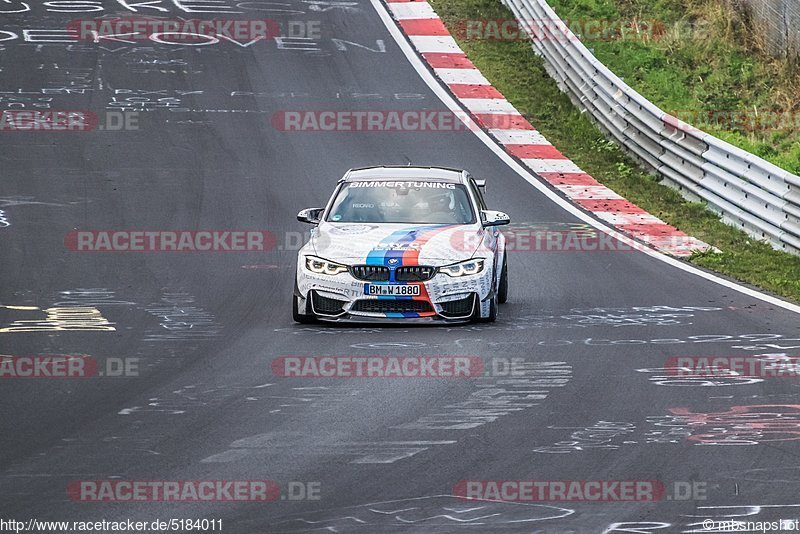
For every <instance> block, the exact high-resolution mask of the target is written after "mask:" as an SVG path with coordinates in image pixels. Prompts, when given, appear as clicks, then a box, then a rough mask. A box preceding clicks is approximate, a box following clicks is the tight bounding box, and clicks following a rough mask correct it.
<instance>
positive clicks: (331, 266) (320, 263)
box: [306, 256, 347, 276]
mask: <svg viewBox="0 0 800 534" xmlns="http://www.w3.org/2000/svg"><path fill="white" fill-rule="evenodd" d="M306 269H308V270H309V271H311V272H312V273H316V274H327V275H330V276H333V275H335V274H339V273H345V272H347V267H346V266H345V265H342V264H341V263H335V262H332V261H328V260H324V259H322V258H318V257H316V256H306Z"/></svg>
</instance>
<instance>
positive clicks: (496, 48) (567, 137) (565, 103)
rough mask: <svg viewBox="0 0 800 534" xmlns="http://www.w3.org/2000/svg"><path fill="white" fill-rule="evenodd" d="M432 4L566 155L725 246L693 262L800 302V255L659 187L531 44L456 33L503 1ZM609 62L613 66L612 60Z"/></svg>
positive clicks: (495, 14)
mask: <svg viewBox="0 0 800 534" xmlns="http://www.w3.org/2000/svg"><path fill="white" fill-rule="evenodd" d="M559 1H560V2H562V3H565V2H567V0H559ZM621 1H623V0H620V2H621ZM626 1H628V2H629V3H634V2H633V0H626ZM676 1H677V0H676ZM570 2H571V3H573V4H575V5H578V6H580V5H583V6H586V7H585V8H584V9H590V10H603V9H611V7H610V6H611V4H610V3H609V2H608V1H606V0H570ZM431 3H432V5H433V7H434V8H435V9H436V11H437V12H438V13H439V15H440V16H441V17H442V19H443V20H444V22H445V24H446V25H447V26H448V27H449V28H450V30H451V32H453V35H454V36H455V37H456V38H457V39H459V44H460V45H461V47H462V49H463V50H464V51H465V52H466V53H467V55H468V56H469V57H470V59H471V60H472V61H473V62H474V63H475V65H476V66H477V67H478V68H479V69H480V70H481V71H482V72H483V74H484V75H485V76H486V77H487V78H488V79H489V80H490V81H491V82H492V84H493V85H494V86H495V87H497V88H498V89H499V90H500V91H501V92H502V93H503V94H504V95H505V97H506V98H507V99H508V100H509V101H511V103H512V104H514V106H515V107H516V108H517V109H518V110H519V111H520V112H521V113H522V114H523V115H525V117H526V118H528V120H530V121H531V123H532V124H533V125H534V126H535V127H536V128H537V129H538V130H539V131H541V132H542V133H543V134H544V135H545V136H546V137H547V138H548V139H549V140H550V142H551V143H553V144H554V145H555V146H557V147H558V148H559V149H560V150H561V151H562V152H563V153H564V154H565V155H567V156H568V157H569V158H571V159H572V160H574V161H575V162H576V163H577V164H578V165H579V166H581V167H582V168H583V169H585V170H586V171H587V172H589V173H590V174H591V175H592V176H594V177H595V178H596V179H597V180H599V181H600V182H602V183H604V184H605V185H607V186H608V187H610V188H611V189H613V190H614V191H616V192H618V193H619V194H621V195H622V196H624V197H625V198H627V199H629V200H630V201H632V202H634V203H636V204H638V205H639V206H641V207H642V208H644V209H646V210H647V211H649V212H650V213H652V214H653V215H656V216H658V217H660V218H661V219H662V220H664V221H666V222H668V223H669V224H672V225H674V226H676V227H677V228H679V229H681V230H683V231H684V232H686V233H688V234H689V235H693V236H695V237H697V238H699V239H702V240H703V241H705V242H707V243H709V244H712V245H714V246H716V247H718V248H719V249H721V250H722V253H720V254H696V255H694V256H693V257H692V258H690V260H689V261H690V262H692V263H694V264H696V265H698V266H702V267H706V268H709V269H712V270H715V271H717V272H719V273H722V274H725V275H728V276H730V277H732V278H736V279H738V280H740V281H742V282H746V283H750V284H753V285H755V286H758V287H761V288H763V289H765V290H767V291H771V292H773V293H776V294H778V295H781V296H784V297H788V298H790V299H793V300H795V301H800V257H798V256H794V255H791V254H787V253H784V252H779V251H776V250H773V249H772V247H770V246H769V245H768V244H766V243H763V242H759V241H756V240H754V239H752V238H750V237H749V236H747V235H746V234H744V233H743V232H740V231H739V230H737V229H735V228H733V227H731V226H728V225H726V224H723V223H722V222H721V221H720V220H719V219H718V218H717V216H716V215H714V214H713V213H711V212H709V211H708V210H706V209H705V208H704V206H703V205H702V204H698V203H692V202H687V201H685V200H684V199H683V198H682V197H681V196H680V194H678V193H677V192H676V191H674V190H672V189H670V188H668V187H665V186H662V185H660V184H659V183H658V181H657V180H656V178H654V177H653V176H651V175H649V174H647V173H646V172H643V171H642V170H640V168H639V167H638V166H637V165H636V163H634V162H633V161H632V160H631V159H629V158H628V157H627V156H626V155H625V154H624V153H623V152H622V151H621V150H620V149H619V148H618V147H617V146H616V145H615V144H613V143H611V142H609V141H607V140H606V139H605V138H604V137H603V135H602V134H601V133H600V132H599V131H598V130H597V129H596V128H595V127H594V125H593V124H592V123H591V122H590V121H589V120H588V118H587V117H586V116H585V115H584V114H581V113H580V112H579V111H578V110H577V109H576V108H575V107H574V106H573V105H572V103H571V102H570V100H569V98H568V97H567V96H566V95H564V94H563V93H561V92H560V91H559V89H558V87H557V86H556V84H555V82H554V81H553V80H552V79H551V78H550V77H549V76H548V75H547V73H546V72H545V70H544V66H543V63H542V60H541V59H540V58H539V57H537V56H536V55H535V54H534V53H533V51H532V50H531V47H530V44H529V43H527V42H523V41H498V40H463V39H461V38H460V36H459V34H458V32H456V31H454V30H455V29H456V28H457V27H458V24H459V22H460V21H464V20H476V19H481V20H484V19H490V20H497V19H508V18H513V17H512V15H511V13H510V12H509V11H508V10H507V9H506V8H505V7H504V6H503V5H502V4H501V3H500V2H499V0H432V2H431ZM669 3H670V1H669V0H658V1H657V2H656V3H655V4H654V5H656V6H658V5H662V4H663V5H666V4H669ZM576 9H577V8H576ZM592 13H597V12H596V11H592ZM606 16H608V15H606ZM637 46H638V45H637ZM645 56H646V55H639V56H638V57H639V59H640V61H639V63H638V65H639V66H638V67H637V68H638V69H640V70H642V71H646V70H647V69H648V68H649V67H648V65H650V64H653V63H658V62H659V61H661V60H660V59H658V56H657V55H656V54H655V53H653V56H654V58H655V59H652V60H649V59H647V57H645ZM604 61H606V60H605V59H604ZM609 63H610V64H611V65H612V70H614V66H613V63H612V62H609ZM641 76H642V77H648V79H649V80H651V81H652V80H655V79H657V78H658V77H659V76H660V77H661V79H662V81H663V82H664V83H665V84H666V85H668V86H669V85H681V84H676V83H675V82H674V75H673V77H672V78H670V76H669V75H668V74H667V73H665V72H662V73H661V74H659V75H658V76H653V77H650V75H649V74H646V73H644V72H643V73H642V74H641ZM629 81H631V80H630V79H629ZM667 82H669V83H667ZM653 83H655V82H653ZM637 89H638V87H637ZM666 91H669V92H672V93H674V94H676V95H679V94H682V93H683V92H684V91H688V89H686V88H685V87H672V88H667V89H666ZM676 98H677V96H676ZM687 98H688V97H687Z"/></svg>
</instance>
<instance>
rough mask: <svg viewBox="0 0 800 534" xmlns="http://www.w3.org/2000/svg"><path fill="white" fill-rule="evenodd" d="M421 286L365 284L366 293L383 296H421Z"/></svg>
mask: <svg viewBox="0 0 800 534" xmlns="http://www.w3.org/2000/svg"><path fill="white" fill-rule="evenodd" d="M419 292H420V286H418V285H400V284H396V285H389V284H386V285H381V284H364V294H365V295H379V296H382V297H388V296H391V297H417V296H419V294H420V293H419Z"/></svg>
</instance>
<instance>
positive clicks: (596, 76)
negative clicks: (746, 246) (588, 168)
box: [502, 0, 800, 254]
mask: <svg viewBox="0 0 800 534" xmlns="http://www.w3.org/2000/svg"><path fill="white" fill-rule="evenodd" d="M502 2H503V3H504V4H505V5H506V6H507V7H508V8H509V9H511V11H512V12H513V13H514V16H515V17H516V18H517V21H518V22H519V24H520V26H521V27H522V28H524V29H525V30H526V31H527V33H528V35H529V36H532V38H531V42H532V44H533V49H534V51H535V52H536V53H537V54H539V55H540V56H542V57H543V58H544V60H545V64H546V67H547V69H548V71H549V72H550V74H551V76H553V78H555V79H556V81H557V82H558V84H559V86H560V88H561V90H562V91H564V92H565V93H567V94H568V95H570V97H571V98H572V100H573V102H574V103H575V104H576V105H577V106H578V107H580V108H581V109H583V110H585V111H586V112H587V113H588V114H589V115H590V116H591V117H592V118H593V119H594V121H595V123H596V124H598V125H599V126H600V127H601V129H602V130H604V131H605V132H606V133H607V134H608V135H609V136H611V137H612V138H613V139H614V140H615V141H616V142H617V143H618V144H620V145H621V146H622V147H623V148H624V149H626V150H627V151H628V152H629V153H630V154H632V155H633V156H634V157H635V158H636V159H637V160H638V161H640V162H641V163H643V164H644V165H645V166H646V167H648V168H649V169H651V170H653V171H655V172H657V173H658V174H659V175H660V176H661V177H662V178H663V181H664V183H666V184H667V185H670V186H672V187H674V188H676V189H678V190H679V191H680V192H681V193H682V194H683V195H684V196H685V197H687V198H689V199H692V200H702V201H705V202H706V204H707V206H708V208H709V209H711V210H712V211H714V212H716V213H719V214H720V215H721V216H722V218H723V220H724V221H725V222H727V223H728V224H731V225H734V226H736V227H738V228H740V229H742V230H744V231H746V232H747V233H749V234H750V235H752V236H753V237H755V238H757V239H763V240H767V241H769V242H770V243H771V244H772V246H773V247H775V248H777V249H781V250H785V251H787V252H792V253H795V254H800V177H799V176H795V175H794V174H791V173H790V172H788V171H785V170H783V169H781V168H779V167H777V166H775V165H773V164H771V163H769V162H767V161H765V160H763V159H762V158H759V157H758V156H755V155H753V154H750V153H749V152H745V151H744V150H741V149H739V148H737V147H735V146H733V145H731V144H729V143H726V142H725V141H722V140H720V139H717V138H716V137H714V136H712V135H710V134H707V133H705V132H702V131H700V130H698V129H696V128H693V127H692V126H690V125H688V124H686V123H684V122H682V121H680V120H678V119H677V118H675V117H673V116H671V115H669V114H668V113H666V112H664V111H662V110H661V109H659V108H658V107H657V106H655V105H654V104H653V103H651V102H649V101H648V100H646V99H645V98H644V97H643V96H642V95H640V94H639V93H637V92H636V91H634V90H633V89H631V88H630V87H629V86H628V85H627V84H626V83H625V82H623V81H622V80H621V79H620V78H619V77H618V76H616V75H615V74H614V73H613V72H611V71H610V70H608V68H606V67H605V65H603V64H602V63H600V61H598V60H597V58H596V57H594V55H593V54H592V53H591V52H590V51H589V49H588V48H586V46H585V45H584V44H583V43H582V42H581V41H580V39H578V38H577V37H576V36H575V35H574V34H573V33H572V32H571V31H570V29H569V28H568V26H567V25H566V24H565V23H564V22H563V21H561V19H560V18H559V17H558V15H556V13H555V11H553V9H552V8H551V7H550V6H549V5H548V4H547V2H546V1H545V0H502ZM554 28H556V29H557V31H555V32H554Z"/></svg>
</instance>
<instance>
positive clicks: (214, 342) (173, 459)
mask: <svg viewBox="0 0 800 534" xmlns="http://www.w3.org/2000/svg"><path fill="white" fill-rule="evenodd" d="M112 4H113V5H112ZM165 4H166V3H165ZM24 5H27V4H18V3H10V4H3V6H4V7H3V8H4V9H6V10H12V8H13V9H22V8H23V6H24ZM102 5H103V6H104V8H105V10H106V11H104V12H100V13H98V12H92V13H64V12H61V13H55V12H52V11H47V10H46V9H45V7H44V6H43V5H42V4H38V3H37V4H36V5H34V6H32V7H31V10H30V11H26V12H22V13H18V14H10V13H4V14H3V15H2V21H3V26H2V29H3V30H7V31H11V32H15V33H19V34H21V30H22V29H24V28H40V29H41V28H51V29H53V28H63V27H64V26H65V25H66V23H67V22H68V21H69V20H71V19H74V18H81V17H96V16H100V15H102V14H109V13H119V12H121V11H122V8H121V5H120V4H114V3H112V2H106V3H102ZM247 5H248V6H250V7H252V6H253V5H254V4H247ZM171 6H172V7H169V6H168V7H167V9H169V12H168V13H152V14H160V15H162V16H170V17H177V16H180V15H183V16H196V15H192V14H187V13H186V12H182V11H180V10H178V9H176V8H175V5H174V4H171ZM259 6H260V8H261V9H264V11H255V10H249V11H244V13H243V14H239V15H237V17H239V18H245V17H262V18H263V17H269V18H273V19H275V20H278V21H282V22H285V21H288V20H310V21H319V22H320V27H321V29H322V37H321V38H320V39H317V40H315V44H313V45H308V44H305V45H303V47H305V48H309V47H311V46H313V48H316V50H302V49H297V48H303V47H298V46H287V47H286V48H285V49H280V47H278V46H277V45H276V44H275V43H274V42H260V43H255V44H253V45H252V46H239V45H237V44H234V43H219V44H215V45H213V46H202V47H201V46H175V45H166V44H159V43H136V44H133V45H132V44H129V43H124V42H107V43H102V44H101V45H100V46H98V45H96V44H93V43H78V44H76V43H68V42H60V43H41V42H38V43H37V42H25V41H24V39H23V38H22V37H20V38H18V39H12V38H10V37H9V34H7V33H3V34H0V35H2V36H4V37H8V39H6V40H5V41H3V42H0V45H2V48H3V49H2V51H0V54H2V55H0V67H1V68H2V72H0V89H1V90H2V91H3V93H1V94H0V96H2V100H3V103H4V105H3V106H0V107H3V108H4V109H5V108H7V107H13V106H10V103H12V102H24V103H26V105H27V106H28V109H30V106H32V105H35V104H44V103H49V105H50V106H51V108H52V109H61V110H65V109H68V110H74V109H81V110H86V109H88V110H93V111H95V112H96V113H98V114H100V115H101V116H102V114H104V113H105V112H106V111H107V110H112V109H123V110H125V111H137V112H138V122H139V128H138V130H128V131H108V130H104V131H93V132H1V133H0V136H2V142H0V162H1V163H2V178H0V210H2V211H3V213H0V215H1V216H3V217H4V220H5V221H6V225H4V226H3V227H0V251H2V254H1V255H0V262H1V265H2V267H0V269H2V270H1V271H0V273H2V285H1V289H0V304H2V305H3V306H17V307H20V306H28V307H31V308H30V309H20V308H0V328H5V329H6V331H3V333H0V348H1V349H2V350H1V351H0V352H2V354H5V355H33V354H87V355H90V356H92V357H94V358H96V359H97V360H98V361H99V362H105V361H107V360H108V359H113V358H117V359H128V360H130V359H138V363H139V373H138V374H139V376H127V377H110V376H103V377H99V376H98V377H94V378H86V379H27V380H26V379H3V380H1V381H0V406H2V409H0V436H1V438H0V444H1V445H2V446H1V447H0V469H1V470H2V471H1V473H2V474H0V518H2V519H9V518H14V519H17V520H26V521H27V520H28V519H29V518H39V519H53V520H71V521H72V520H74V521H86V520H101V519H107V520H121V519H129V518H130V519H134V520H141V521H152V520H154V519H162V520H166V519H169V518H173V517H177V518H195V519H201V518H206V519H222V520H223V524H224V528H223V531H224V532H230V533H237V534H238V533H256V532H302V531H327V532H415V533H416V532H486V531H502V532H547V533H556V532H558V533H560V532H580V533H584V532H586V533H589V532H603V531H606V530H609V529H611V530H610V531H627V532H651V531H662V532H687V531H703V530H702V527H701V526H700V522H702V521H703V520H704V519H707V518H716V519H722V518H730V517H732V516H739V517H738V518H739V519H745V518H746V519H748V520H753V521H765V520H775V519H792V518H794V517H796V516H798V515H800V497H798V488H799V487H800V460H798V457H797V453H798V451H800V449H799V448H798V439H800V403H798V402H797V400H796V399H797V393H798V389H797V387H798V384H797V379H796V378H795V379H791V378H789V379H785V378H774V379H772V378H769V379H764V380H755V381H752V380H742V379H737V378H732V379H717V380H688V381H687V380H676V379H675V378H674V377H669V376H666V373H665V371H664V370H663V369H661V368H662V367H664V365H665V364H666V362H667V359H668V358H670V357H673V356H745V355H762V354H787V355H790V356H792V355H796V354H797V353H798V352H799V351H800V328H799V326H800V322H799V321H798V315H797V314H795V313H793V312H791V311H789V310H786V309H783V308H781V307H779V306H776V305H774V304H771V303H767V302H765V301H763V300H760V299H758V298H754V297H752V296H746V295H744V294H742V293H741V292H739V291H737V290H735V289H734V288H732V287H727V286H724V285H720V284H718V283H714V282H712V281H709V280H707V279H703V278H701V277H700V276H697V275H696V274H693V273H691V272H687V271H685V270H681V269H678V268H675V267H674V266H672V265H669V264H667V263H665V262H663V261H660V260H659V259H657V258H655V257H653V256H650V255H646V254H643V253H638V252H582V253H577V252H521V251H520V252H516V253H509V268H510V287H511V293H510V299H509V302H508V304H506V305H504V306H502V307H501V310H500V316H499V319H498V321H497V323H495V324H491V325H477V326H476V325H473V326H459V327H456V326H453V327H449V326H448V327H413V328H412V327H405V326H400V327H395V328H381V327H368V328H361V327H330V326H300V325H296V324H293V322H292V320H291V314H290V296H291V287H292V283H293V275H294V262H295V251H294V250H292V249H293V248H295V247H293V246H292V243H293V240H296V238H297V236H298V235H299V234H300V233H301V232H304V231H307V230H308V228H307V227H304V226H303V225H301V224H300V223H298V222H296V221H295V218H294V216H295V214H296V213H297V211H298V210H299V209H301V208H304V207H311V206H319V205H323V204H324V202H325V201H326V200H327V198H328V196H329V194H330V191H331V189H332V187H333V184H334V183H335V181H336V179H337V178H338V177H339V176H341V174H342V173H343V172H344V171H345V170H346V169H348V168H350V167H357V166H366V165H373V164H381V163H394V164H406V163H408V162H411V163H414V164H429V165H445V166H455V167H461V168H466V169H469V170H470V171H471V172H472V173H473V174H475V175H476V176H478V177H484V178H486V179H487V180H488V182H489V188H488V195H487V196H488V202H489V204H490V207H492V208H495V209H500V210H503V211H506V212H508V213H509V214H510V215H511V216H512V218H513V220H514V221H515V222H517V223H525V224H527V223H536V224H539V225H547V226H548V227H552V228H563V227H565V225H568V224H574V223H577V222H579V221H578V219H577V218H576V217H575V216H574V215H572V214H570V213H568V212H567V211H564V210H563V209H561V208H560V207H558V206H556V205H555V204H554V203H553V202H551V201H550V200H548V199H547V198H546V197H545V196H544V195H543V194H542V193H540V192H539V191H537V190H536V189H535V188H533V187H531V185H530V184H528V183H527V182H526V181H525V180H523V179H522V178H521V177H520V176H519V175H518V174H517V173H516V172H514V171H513V170H512V169H510V168H509V167H508V166H507V165H506V164H505V163H504V162H503V161H502V160H501V159H500V158H498V157H497V156H496V154H495V153H494V152H492V151H491V150H489V149H488V148H487V147H486V146H485V145H484V144H483V143H482V142H481V141H480V140H479V139H478V138H477V137H476V136H475V135H473V134H472V133H470V132H430V133H397V132H395V133H386V132H384V133H376V132H330V133H321V132H281V131H278V130H276V129H275V128H274V127H273V126H272V125H271V121H270V119H271V117H272V115H273V114H274V113H275V112H279V111H284V110H302V109H316V110H328V109H362V110H374V109H377V110H401V109H409V110H419V109H426V110H444V109H446V108H445V107H444V104H443V103H442V102H441V101H440V100H439V99H438V98H437V97H436V96H435V95H434V93H433V92H432V90H431V89H430V87H428V86H427V85H426V84H425V83H424V82H423V80H422V79H421V78H420V76H419V74H418V73H417V72H416V71H415V70H414V69H413V68H412V67H411V65H410V64H409V62H408V60H407V59H406V57H405V56H404V55H403V53H402V52H401V50H400V48H399V47H398V45H397V43H396V42H395V41H394V40H393V39H392V37H391V35H390V33H389V32H388V31H387V29H386V27H385V26H384V24H383V23H382V22H381V19H380V18H379V16H378V14H377V12H376V11H375V9H374V8H373V7H372V5H371V4H369V3H367V2H357V3H356V2H353V3H352V4H349V3H348V4H347V5H345V4H342V3H339V4H336V3H323V2H320V3H313V2H300V1H297V0H292V1H291V2H288V3H287V4H285V5H283V4H282V5H281V6H278V5H277V4H259ZM270 6H272V7H270ZM0 7H2V6H0ZM278 8H280V9H286V10H290V9H291V10H295V11H297V12H299V13H275V12H269V9H278ZM143 11H144V12H147V10H146V9H143ZM203 16H204V17H211V16H214V15H207V14H206V15H203ZM216 16H223V15H216ZM0 38H2V37H0ZM51 39H52V38H51ZM335 39H340V40H341V41H336V40H335ZM347 41H349V42H350V43H347ZM352 43H358V44H361V45H363V46H357V45H354V44H352ZM291 48H294V49H291ZM237 92H239V93H237ZM46 98H50V99H51V100H49V101H47V100H42V99H46ZM131 98H133V99H134V100H130V99H131ZM25 99H27V100H25ZM170 108H175V109H170ZM225 110H227V111H225ZM231 110H239V112H235V111H231ZM242 110H246V111H247V112H243V111H242ZM74 229H84V230H85V229H95V230H125V229H127V230H134V229H146V230H154V229H168V230H169V229H175V230H203V229H218V230H231V229H259V230H266V231H270V232H273V233H274V234H275V235H276V236H278V237H279V244H280V245H281V248H282V250H277V249H276V250H274V251H270V252H264V253H248V252H224V253H211V252H205V253H169V252H164V253H135V252H128V253H122V252H115V253H82V252H74V251H71V250H69V249H68V248H67V247H66V246H65V243H64V240H65V236H66V235H67V234H68V233H69V232H71V231H72V230H74ZM76 306H84V307H85V306H92V307H95V308H97V309H98V310H99V312H100V313H101V314H102V317H103V318H105V319H106V320H107V322H108V323H112V324H113V327H114V330H113V331H111V330H108V329H106V330H93V331H74V330H72V331H71V330H67V331H57V330H55V329H54V328H53V323H52V322H51V323H46V322H41V323H19V322H18V321H44V319H45V313H46V312H45V311H44V310H46V309H49V308H58V309H61V310H63V309H64V308H70V307H76ZM51 313H53V312H52V311H51ZM55 313H58V310H56V312H55ZM32 324H37V325H38V326H39V329H38V330H35V329H32V328H19V327H20V325H27V326H30V325H32ZM98 324H99V323H98ZM14 325H16V327H17V328H13V327H14ZM24 330H28V331H24ZM30 330H33V331H30ZM286 355H305V356H321V355H359V356H366V355H386V356H412V355H465V356H480V357H482V358H484V359H485V360H486V361H487V362H491V361H492V358H495V359H497V358H506V359H511V358H521V359H524V361H526V362H528V364H529V365H528V366H527V367H526V369H528V371H526V375H525V376H524V377H523V378H524V380H522V381H520V382H513V378H514V377H511V379H512V381H508V380H509V377H502V376H494V377H486V378H480V379H476V380H446V379H442V380H433V379H285V378H280V377H276V376H275V375H274V374H273V373H272V370H271V367H270V364H271V361H272V360H273V359H275V358H277V357H280V356H286ZM103 365H105V364H103ZM504 380H505V381H504ZM504 396H506V397H509V398H511V399H512V400H511V401H509V400H507V399H506V400H505V401H502V400H501V401H500V402H499V403H495V404H491V402H487V400H486V399H487V398H488V399H489V400H494V401H498V400H499V399H500V398H502V397H504ZM527 396H530V397H527ZM498 406H501V408H498ZM512 407H513V408H514V409H511V408H512ZM465 408H466V409H469V410H473V411H471V412H470V411H465V410H464V409H465ZM686 413H691V414H694V415H686ZM106 479H124V480H166V481H169V480H253V479H269V480H274V481H276V482H278V483H279V484H280V485H281V488H282V490H283V491H284V496H286V493H285V492H286V491H287V490H286V488H288V483H289V482H291V481H295V482H304V483H305V482H310V483H318V484H319V487H320V488H321V491H320V498H319V499H318V500H297V501H294V500H291V499H281V500H277V501H275V502H271V503H260V502H259V503H248V502H244V503H243V502H215V503H159V502H146V503H92V502H76V501H74V500H73V499H71V498H70V497H69V496H68V494H67V491H66V489H67V486H68V485H69V483H70V482H71V481H75V480H106ZM524 479H529V480H551V481H566V480H612V481H613V480H658V481H662V482H663V483H664V484H665V485H666V486H667V488H668V489H669V490H670V491H671V488H673V487H674V485H675V483H676V482H677V483H679V484H680V483H684V482H691V481H694V482H698V483H701V485H704V486H703V487H705V488H706V490H707V492H706V493H707V495H706V496H705V498H702V497H698V496H697V495H695V496H694V497H695V498H692V499H688V500H680V499H677V498H674V499H670V500H667V499H664V500H662V501H659V502H540V503H518V504H515V503H498V502H479V501H464V500H459V499H457V498H455V497H453V496H452V494H453V491H454V485H456V484H457V483H458V482H459V481H461V480H524ZM619 523H631V524H629V525H617V526H614V525H615V524H619ZM692 525H695V526H692ZM625 529H627V530H625ZM706 531H707V532H712V531H713V530H711V531H709V530H706Z"/></svg>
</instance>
